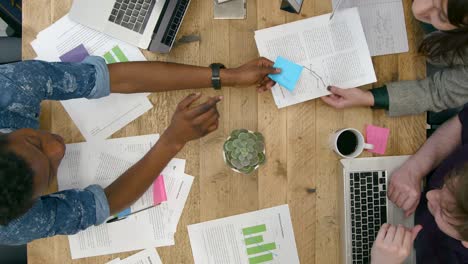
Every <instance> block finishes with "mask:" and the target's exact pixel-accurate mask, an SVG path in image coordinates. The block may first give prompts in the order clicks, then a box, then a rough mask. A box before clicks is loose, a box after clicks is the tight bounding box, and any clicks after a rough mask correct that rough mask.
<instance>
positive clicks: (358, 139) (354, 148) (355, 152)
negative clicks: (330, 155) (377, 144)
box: [330, 128, 374, 159]
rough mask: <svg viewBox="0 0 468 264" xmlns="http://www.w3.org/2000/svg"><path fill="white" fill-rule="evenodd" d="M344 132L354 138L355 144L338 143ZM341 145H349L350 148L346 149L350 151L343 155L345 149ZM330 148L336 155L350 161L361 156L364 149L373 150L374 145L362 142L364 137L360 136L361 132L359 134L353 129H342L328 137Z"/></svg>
mask: <svg viewBox="0 0 468 264" xmlns="http://www.w3.org/2000/svg"><path fill="white" fill-rule="evenodd" d="M344 132H348V133H352V134H353V135H354V137H355V143H354V142H351V143H350V142H338V140H339V139H340V136H343V133H344ZM348 135H350V134H348ZM341 140H344V139H343V138H342V139H341ZM339 143H340V144H341V146H338V144H339ZM343 143H350V144H351V145H350V146H347V148H348V149H350V151H351V152H350V151H347V152H346V153H344V151H345V149H344V146H343ZM353 143H354V144H353ZM330 147H331V148H332V149H333V151H335V152H336V153H337V154H338V155H340V156H341V157H343V158H347V159H352V158H355V157H357V156H359V155H361V153H362V152H363V151H364V149H374V145H372V144H367V143H366V142H365V141H364V136H363V135H362V134H361V132H359V131H358V130H356V129H354V128H344V129H340V130H338V131H336V132H335V133H333V134H332V135H331V137H330ZM348 152H349V153H348Z"/></svg>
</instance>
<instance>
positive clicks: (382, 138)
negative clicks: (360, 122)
mask: <svg viewBox="0 0 468 264" xmlns="http://www.w3.org/2000/svg"><path fill="white" fill-rule="evenodd" d="M389 134H390V129H388V128H383V127H377V126H373V125H367V126H366V139H367V140H366V142H367V143H369V144H372V145H374V148H373V149H372V150H369V152H372V153H377V154H381V155H383V154H385V150H386V149H387V141H388V136H389Z"/></svg>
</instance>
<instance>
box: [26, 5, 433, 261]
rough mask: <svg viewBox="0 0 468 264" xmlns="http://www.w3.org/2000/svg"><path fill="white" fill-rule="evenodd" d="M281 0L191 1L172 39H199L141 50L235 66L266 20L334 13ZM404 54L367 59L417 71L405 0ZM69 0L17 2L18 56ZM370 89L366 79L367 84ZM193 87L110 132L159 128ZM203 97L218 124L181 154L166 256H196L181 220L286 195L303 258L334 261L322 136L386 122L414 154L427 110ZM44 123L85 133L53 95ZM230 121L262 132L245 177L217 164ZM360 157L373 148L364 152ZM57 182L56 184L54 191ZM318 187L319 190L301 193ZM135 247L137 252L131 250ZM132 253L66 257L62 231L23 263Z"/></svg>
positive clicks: (335, 169)
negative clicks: (180, 207) (176, 219)
mask: <svg viewBox="0 0 468 264" xmlns="http://www.w3.org/2000/svg"><path fill="white" fill-rule="evenodd" d="M279 2H280V1H276V0H275V1H272V0H248V1H247V3H248V4H247V8H248V11H247V13H248V15H247V19H245V20H232V21H228V20H214V19H213V4H212V3H213V1H212V0H192V1H191V5H190V8H189V11H188V14H187V16H186V18H185V21H184V23H183V25H182V28H181V31H180V33H179V35H178V37H181V36H183V35H198V36H200V38H201V41H199V42H194V43H189V44H181V45H178V46H176V47H175V48H174V49H173V51H172V52H171V53H170V54H169V55H158V54H153V53H150V52H146V51H145V52H144V53H145V55H146V57H147V58H148V59H149V60H161V61H170V62H178V63H187V64H193V65H202V66H206V65H209V64H210V63H212V62H222V63H224V64H226V66H228V67H236V66H239V65H241V64H242V63H244V62H246V61H248V60H251V59H254V58H256V57H257V56H258V53H257V49H256V47H255V42H254V40H253V35H254V31H255V30H256V29H261V28H266V27H271V26H275V25H279V24H283V23H286V22H291V21H295V20H299V19H304V18H307V17H312V16H316V15H321V14H324V13H328V12H330V11H331V3H330V1H324V0H308V1H305V3H304V6H303V9H302V11H301V14H299V15H295V14H289V13H286V12H283V11H281V10H279V5H280V3H279ZM404 3H405V4H404V5H405V13H406V17H407V20H406V23H407V30H408V36H409V42H410V52H408V53H405V54H400V55H390V56H381V57H377V58H374V59H373V61H374V66H375V69H376V72H377V76H378V83H377V84H375V85H374V87H377V86H378V85H381V84H382V83H386V82H390V81H397V80H411V79H416V78H423V77H424V74H425V63H424V57H422V56H420V55H418V54H417V45H418V43H419V42H420V40H421V36H422V33H421V31H420V30H419V27H418V24H417V22H416V21H415V20H414V19H413V18H412V16H411V1H410V0H404ZM70 4H71V0H24V1H23V10H24V11H23V12H24V14H23V19H24V22H23V31H24V32H23V35H24V38H23V57H24V58H25V59H33V58H34V57H35V54H34V51H33V50H32V48H31V47H30V45H29V43H30V42H31V41H32V40H33V39H34V38H35V36H36V35H37V33H38V32H39V31H41V30H42V29H44V28H46V27H47V26H48V25H50V24H51V23H53V22H54V21H56V20H58V19H59V18H60V17H62V16H63V15H64V14H66V13H67V12H68V10H69V6H70ZM370 87H372V86H371V85H368V86H367V87H366V88H370ZM190 92H192V91H177V92H168V93H158V94H152V95H151V96H150V99H151V101H152V103H153V105H154V108H153V109H152V110H150V111H149V112H148V113H146V114H145V115H143V116H142V117H141V118H139V119H138V120H135V121H134V122H132V123H131V124H130V125H128V126H127V127H125V128H124V129H122V130H121V131H119V132H117V133H116V134H115V135H114V136H113V137H123V136H135V135H141V134H149V133H161V132H163V131H164V129H165V127H167V125H168V124H169V122H170V118H171V116H172V113H173V111H174V109H175V107H176V105H177V103H178V102H179V101H180V100H181V99H182V98H183V97H185V96H186V95H187V94H189V93H190ZM202 92H203V94H204V96H213V95H223V96H224V101H223V103H222V104H221V105H220V107H219V108H220V109H219V110H220V113H221V115H222V117H221V122H220V128H219V130H218V131H216V132H214V133H213V134H211V135H209V136H207V137H205V138H203V139H201V140H199V141H197V142H191V143H190V144H188V145H187V147H186V148H185V149H184V150H183V151H182V152H181V153H180V154H179V155H178V157H180V158H184V159H187V162H188V163H187V170H186V172H187V173H188V174H191V175H194V176H196V178H195V181H194V184H193V187H192V190H191V193H190V196H189V199H188V201H187V204H186V207H185V209H184V213H183V215H182V219H181V221H180V223H179V226H178V230H177V233H176V245H175V246H172V247H164V248H160V249H158V252H159V254H160V255H161V257H162V259H163V262H164V263H169V264H172V263H177V264H178V263H193V257H192V252H191V248H190V243H189V239H188V234H187V228H186V226H187V225H189V224H193V223H199V222H201V221H206V220H211V219H216V218H220V217H225V216H230V215H234V214H239V213H244V212H249V211H253V210H257V209H261V208H268V207H271V206H275V205H280V204H285V203H288V204H289V206H290V209H291V216H292V220H293V225H294V231H295V236H296V243H297V247H298V251H299V256H300V260H301V263H307V264H308V263H338V260H339V254H340V248H339V228H340V227H339V221H338V218H339V214H340V212H339V210H338V201H337V197H338V191H339V190H338V189H337V179H338V178H337V177H339V176H340V171H341V170H340V166H339V163H338V160H339V158H338V157H337V155H335V154H334V153H333V152H332V151H330V150H329V148H328V137H329V135H330V134H331V133H332V132H333V131H335V130H337V129H340V128H343V127H354V128H357V129H359V130H361V131H362V130H363V129H364V125H365V124H371V123H372V124H376V125H380V126H385V127H389V128H391V130H392V132H391V134H390V141H389V146H388V151H387V154H388V155H402V154H411V153H414V152H415V151H416V150H417V148H418V147H419V146H420V145H421V144H422V143H423V142H424V138H425V130H424V128H425V118H424V115H419V116H412V117H404V118H388V117H387V116H386V115H385V113H384V112H383V111H373V110H370V109H348V110H345V111H342V110H334V109H331V108H329V107H327V106H326V105H324V103H322V102H321V101H320V100H314V101H310V102H306V103H303V104H300V105H297V106H293V107H289V108H286V109H282V110H278V109H277V107H276V106H275V104H274V101H273V99H272V96H271V94H270V93H264V94H259V95H258V94H257V93H256V92H255V90H254V89H253V87H250V88H229V87H226V88H223V90H222V91H220V92H217V91H214V90H213V89H203V90H202ZM41 122H42V128H43V129H49V130H51V131H53V132H54V133H59V134H61V135H62V136H64V138H65V140H66V142H67V143H71V142H80V141H83V137H82V136H81V135H80V133H79V131H78V130H77V128H76V127H75V125H74V124H73V122H72V121H71V120H70V118H69V117H68V115H67V114H66V113H65V111H64V109H63V107H62V106H61V105H60V104H59V103H57V102H45V103H43V108H42V115H41ZM236 128H247V129H251V130H258V131H260V132H261V133H263V134H264V135H265V138H266V149H267V163H266V164H265V165H264V166H263V167H262V168H260V170H259V171H258V172H257V173H255V174H253V175H251V176H244V175H239V174H236V173H233V172H232V171H231V170H229V169H228V168H227V167H226V166H225V165H224V163H223V160H222V144H223V142H224V140H225V138H226V137H227V136H228V135H229V133H230V131H231V130H233V129H236ZM363 156H371V155H370V154H369V153H366V154H363ZM55 188H56V183H55V184H54V186H53V188H51V191H54V189H55ZM307 189H315V190H316V192H315V193H314V192H312V193H310V192H307ZM132 253H134V252H132ZM132 253H123V254H114V255H109V256H101V257H94V258H87V259H81V260H75V261H72V260H71V259H70V252H69V247H68V241H67V238H66V237H64V236H58V237H54V238H47V239H42V240H38V241H34V242H32V243H30V244H28V262H29V263H32V264H36V263H37V264H45V263H47V264H49V263H89V264H91V263H105V262H107V261H109V260H111V259H113V258H116V257H121V258H123V257H126V256H128V255H131V254H132Z"/></svg>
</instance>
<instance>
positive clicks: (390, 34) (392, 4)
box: [333, 0, 409, 56]
mask: <svg viewBox="0 0 468 264" xmlns="http://www.w3.org/2000/svg"><path fill="white" fill-rule="evenodd" d="M338 2H339V0H333V7H335V6H336V5H337V3H338ZM350 7H357V8H358V9H359V15H360V16H361V21H362V26H363V28H364V33H365V34H366V39H367V44H368V45H369V50H370V54H371V56H380V55H387V54H395V53H402V52H408V51H409V46H408V36H407V32H406V24H405V12H404V10H403V2H402V0H343V2H342V3H341V5H340V7H339V10H341V9H345V8H350ZM337 16H340V14H339V12H338V13H337Z"/></svg>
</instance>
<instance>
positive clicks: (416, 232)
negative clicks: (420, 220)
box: [411, 225, 423, 241]
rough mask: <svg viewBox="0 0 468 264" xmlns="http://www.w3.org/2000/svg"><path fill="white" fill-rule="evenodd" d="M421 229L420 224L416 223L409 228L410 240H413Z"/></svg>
mask: <svg viewBox="0 0 468 264" xmlns="http://www.w3.org/2000/svg"><path fill="white" fill-rule="evenodd" d="M422 229H423V226H422V225H416V226H415V227H413V228H412V229H411V240H413V241H414V240H415V239H416V237H417V236H418V234H419V232H420V231H421V230H422Z"/></svg>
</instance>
